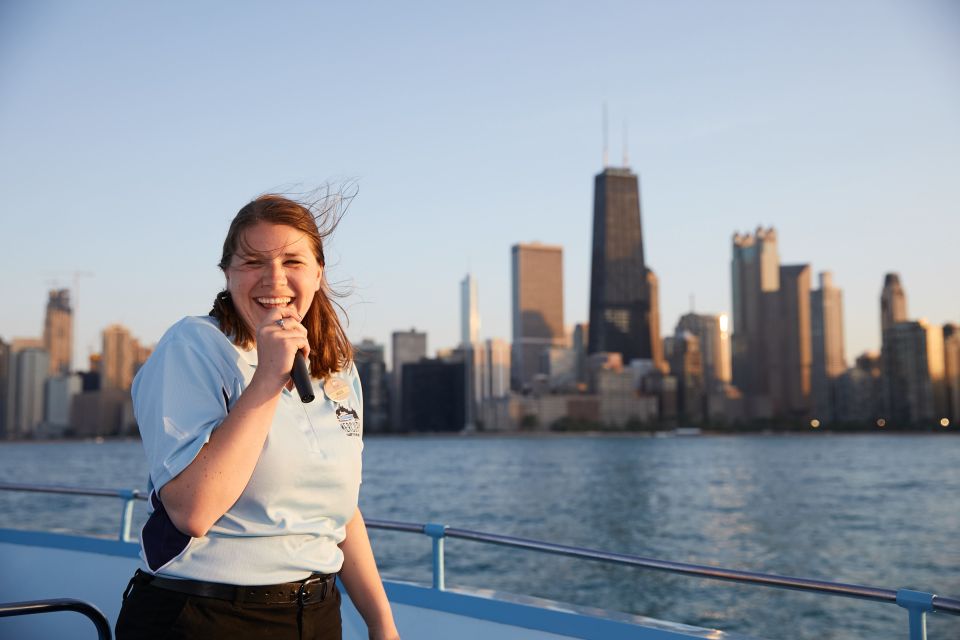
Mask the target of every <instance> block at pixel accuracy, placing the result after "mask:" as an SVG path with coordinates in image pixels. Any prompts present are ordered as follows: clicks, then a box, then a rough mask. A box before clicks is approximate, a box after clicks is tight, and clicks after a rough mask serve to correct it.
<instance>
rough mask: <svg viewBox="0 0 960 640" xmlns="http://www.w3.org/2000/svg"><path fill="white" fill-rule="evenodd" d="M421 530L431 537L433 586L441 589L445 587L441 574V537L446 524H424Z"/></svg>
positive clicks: (444, 533)
mask: <svg viewBox="0 0 960 640" xmlns="http://www.w3.org/2000/svg"><path fill="white" fill-rule="evenodd" d="M423 532H424V533H425V534H427V535H428V536H430V537H431V538H433V588H434V589H436V590H437V591H443V590H444V589H445V588H446V585H445V583H444V575H443V573H444V570H443V539H444V536H445V535H446V532H447V525H445V524H425V525H423Z"/></svg>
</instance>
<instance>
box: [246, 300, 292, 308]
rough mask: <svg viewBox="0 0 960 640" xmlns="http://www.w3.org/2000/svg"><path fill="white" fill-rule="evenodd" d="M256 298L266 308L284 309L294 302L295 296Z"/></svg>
mask: <svg viewBox="0 0 960 640" xmlns="http://www.w3.org/2000/svg"><path fill="white" fill-rule="evenodd" d="M254 300H255V301H256V303H257V304H259V305H260V306H261V307H263V308H264V309H282V308H284V307H286V306H288V305H290V304H292V303H293V301H294V300H295V298H285V297H281V298H254Z"/></svg>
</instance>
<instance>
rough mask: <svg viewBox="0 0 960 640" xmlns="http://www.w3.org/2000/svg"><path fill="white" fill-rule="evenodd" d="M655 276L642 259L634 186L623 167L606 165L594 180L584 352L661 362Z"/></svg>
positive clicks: (636, 188)
mask: <svg viewBox="0 0 960 640" xmlns="http://www.w3.org/2000/svg"><path fill="white" fill-rule="evenodd" d="M656 288H657V284H656V276H654V274H653V272H652V271H650V269H648V268H647V266H646V264H645V263H644V259H643V234H642V232H641V229H640V188H639V186H638V181H637V175H636V174H635V173H633V172H632V171H630V170H629V169H626V168H624V169H614V168H611V167H607V168H605V169H604V170H603V172H602V173H600V174H598V175H597V176H596V178H595V180H594V198H593V266H592V268H591V270H590V336H589V342H588V347H587V352H588V353H597V352H601V351H606V352H615V353H620V354H622V355H623V361H624V362H629V361H630V360H633V359H636V358H640V359H647V360H653V361H654V362H655V363H656V364H657V365H658V366H660V365H661V363H662V361H663V348H662V345H661V343H660V326H659V324H660V310H659V308H658V304H657V292H656Z"/></svg>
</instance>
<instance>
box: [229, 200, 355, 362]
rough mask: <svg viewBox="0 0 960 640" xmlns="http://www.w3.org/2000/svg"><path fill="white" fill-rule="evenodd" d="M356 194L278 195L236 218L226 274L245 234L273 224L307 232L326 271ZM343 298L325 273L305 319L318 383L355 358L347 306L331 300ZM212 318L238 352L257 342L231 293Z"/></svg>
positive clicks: (254, 203)
mask: <svg viewBox="0 0 960 640" xmlns="http://www.w3.org/2000/svg"><path fill="white" fill-rule="evenodd" d="M354 195H356V190H355V188H354V190H353V192H352V193H350V194H348V195H347V196H344V195H343V193H342V190H341V192H337V193H331V191H330V189H326V190H325V191H324V192H323V193H322V194H320V195H319V196H314V197H313V198H312V199H311V200H309V201H307V202H298V201H296V200H292V199H290V198H287V197H286V196H282V195H279V194H275V193H268V194H264V195H262V196H260V197H258V198H257V199H255V200H254V201H252V202H250V203H248V204H247V205H245V206H244V207H243V208H242V209H240V211H239V212H237V215H236V216H234V218H233V222H231V223H230V229H229V231H227V237H226V239H225V240H224V241H223V254H222V256H221V257H220V262H219V265H218V266H219V267H220V269H221V270H222V271H224V272H226V270H227V267H229V266H230V263H231V262H232V261H233V256H234V254H236V253H237V251H238V250H241V251H242V250H244V249H245V248H246V246H245V245H246V243H245V241H244V231H246V230H247V229H249V228H250V227H252V226H254V225H256V224H258V223H260V222H267V223H270V224H281V225H284V226H287V227H292V228H294V229H296V230H297V231H301V232H302V233H303V234H304V235H305V236H306V237H307V238H308V239H309V241H310V242H311V244H312V245H313V252H314V255H315V256H316V258H317V262H318V263H319V264H320V266H321V267H325V266H326V263H325V261H324V257H323V241H324V239H325V238H326V237H328V236H329V235H330V234H331V233H333V230H334V229H335V228H336V226H337V223H338V222H340V218H341V217H342V216H343V214H344V212H345V211H346V209H347V206H348V205H349V202H350V200H351V199H352V198H353V196H354ZM340 295H342V294H339V293H336V292H334V291H332V290H331V289H330V286H329V284H328V282H327V271H326V269H324V271H323V279H322V281H321V283H320V290H319V291H317V293H316V295H314V296H313V302H311V303H310V309H309V310H307V313H306V315H305V316H304V317H303V320H302V322H303V326H304V327H306V329H307V340H308V341H309V343H310V357H309V366H310V375H311V377H313V378H317V379H324V378H327V377H328V376H330V375H331V374H333V373H335V372H337V371H340V370H342V369H344V368H345V367H346V366H347V365H348V364H349V363H350V361H351V360H352V359H353V347H352V346H351V344H350V340H348V339H347V335H346V333H344V330H343V326H342V325H341V323H340V317H339V316H338V315H337V312H336V310H335V309H334V305H335V304H336V306H337V308H339V309H340V311H341V312H344V310H343V307H342V306H340V305H339V304H337V303H335V302H333V301H332V300H331V297H334V296H340ZM210 315H211V316H213V317H214V318H216V319H217V322H219V324H220V330H221V331H223V333H224V334H226V335H227V336H229V337H230V338H231V339H232V340H233V343H234V344H235V345H237V346H238V347H241V348H243V349H250V348H251V347H253V346H254V344H255V343H256V341H255V340H254V334H253V333H252V331H251V328H250V327H248V326H246V324H245V323H244V321H243V319H242V318H241V317H240V314H239V313H237V310H236V307H234V305H233V300H232V299H231V298H230V292H229V291H228V290H226V288H225V289H224V290H223V291H221V292H220V293H218V294H217V297H216V298H215V299H214V301H213V309H211V310H210ZM344 315H345V314H344Z"/></svg>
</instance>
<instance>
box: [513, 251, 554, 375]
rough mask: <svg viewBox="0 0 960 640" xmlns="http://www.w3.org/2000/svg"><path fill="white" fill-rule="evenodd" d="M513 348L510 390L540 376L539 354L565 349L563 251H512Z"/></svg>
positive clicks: (540, 355)
mask: <svg viewBox="0 0 960 640" xmlns="http://www.w3.org/2000/svg"><path fill="white" fill-rule="evenodd" d="M511 265H512V269H511V272H512V276H513V345H512V358H511V376H510V377H511V387H512V388H513V389H517V390H519V389H523V388H524V387H528V386H529V385H530V384H531V383H532V382H533V379H534V377H535V376H536V375H537V374H539V373H540V372H541V371H540V363H541V359H542V354H543V352H544V351H546V350H547V349H548V348H549V347H551V346H565V345H564V342H565V338H564V330H563V248H562V247H557V246H549V245H545V244H540V243H532V244H517V245H514V246H513V247H512V248H511Z"/></svg>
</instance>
